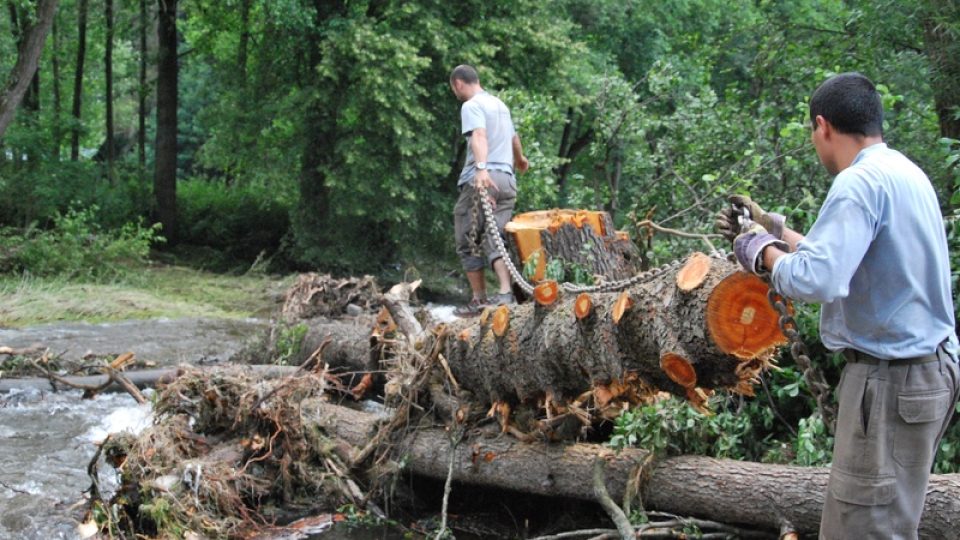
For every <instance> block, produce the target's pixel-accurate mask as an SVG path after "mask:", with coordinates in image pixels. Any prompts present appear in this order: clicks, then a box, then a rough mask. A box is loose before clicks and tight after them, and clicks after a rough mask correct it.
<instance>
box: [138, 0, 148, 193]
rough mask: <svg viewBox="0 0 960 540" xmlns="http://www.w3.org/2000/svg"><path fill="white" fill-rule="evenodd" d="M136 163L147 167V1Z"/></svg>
mask: <svg viewBox="0 0 960 540" xmlns="http://www.w3.org/2000/svg"><path fill="white" fill-rule="evenodd" d="M137 81H138V82H137V88H138V91H137V163H139V164H140V174H141V178H142V177H143V176H142V175H144V174H145V170H146V167H147V0H140V71H139V75H138V79H137Z"/></svg>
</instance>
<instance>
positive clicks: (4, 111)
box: [0, 0, 58, 137]
mask: <svg viewBox="0 0 960 540" xmlns="http://www.w3.org/2000/svg"><path fill="white" fill-rule="evenodd" d="M57 3H58V0H41V1H40V3H39V4H38V5H37V22H36V24H33V25H29V26H27V25H24V26H25V27H26V28H25V30H24V31H23V33H22V34H21V36H20V47H19V50H18V51H17V62H16V64H14V66H13V69H12V70H11V72H10V75H9V76H8V77H7V80H6V81H5V85H4V88H3V93H0V137H3V134H4V133H5V132H6V131H7V126H9V125H10V122H12V121H13V116H14V113H16V110H17V107H18V106H19V105H20V101H21V100H23V96H24V94H26V92H27V89H28V88H29V87H30V84H31V82H32V81H33V79H34V75H35V74H36V72H37V64H38V62H39V61H40V53H41V52H43V44H44V42H45V41H46V39H47V33H48V32H49V31H50V26H51V25H52V24H53V16H54V14H55V13H56V11H57Z"/></svg>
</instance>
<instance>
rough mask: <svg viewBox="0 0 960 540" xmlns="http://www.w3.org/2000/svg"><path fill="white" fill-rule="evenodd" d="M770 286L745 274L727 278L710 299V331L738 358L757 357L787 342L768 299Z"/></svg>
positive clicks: (724, 348)
mask: <svg viewBox="0 0 960 540" xmlns="http://www.w3.org/2000/svg"><path fill="white" fill-rule="evenodd" d="M768 290H769V286H768V285H767V284H766V283H764V282H763V281H762V280H761V279H760V278H758V277H757V276H755V275H753V274H748V273H746V272H735V273H733V274H730V275H729V276H727V277H726V278H724V279H723V280H722V281H721V282H720V283H718V284H717V285H716V286H715V287H714V288H713V289H712V291H711V292H710V297H709V299H708V300H707V311H706V319H707V329H708V330H709V332H710V337H711V338H712V339H713V342H714V343H715V344H716V346H717V347H718V348H719V349H720V350H722V351H723V352H725V353H727V354H732V355H734V356H736V357H737V358H742V359H752V358H756V357H758V356H760V355H762V354H764V353H765V352H767V351H769V350H770V349H771V348H773V347H776V346H777V345H782V344H784V343H786V342H787V338H786V337H785V336H784V335H783V332H781V331H780V327H779V325H778V324H777V320H778V319H779V316H778V315H777V312H776V310H774V309H773V307H771V306H770V302H769V300H767V291H768Z"/></svg>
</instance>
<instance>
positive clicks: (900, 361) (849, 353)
mask: <svg viewBox="0 0 960 540" xmlns="http://www.w3.org/2000/svg"><path fill="white" fill-rule="evenodd" d="M843 357H844V358H846V359H847V362H850V363H851V364H866V365H868V366H876V365H880V364H884V363H888V362H889V363H890V364H891V365H898V366H915V365H918V364H929V363H930V362H936V361H937V360H938V358H939V357H938V356H937V353H933V354H928V355H926V356H916V357H914V358H894V359H893V360H883V359H882V358H877V357H876V356H873V355H870V354H867V353H865V352H860V351H858V350H856V349H844V350H843Z"/></svg>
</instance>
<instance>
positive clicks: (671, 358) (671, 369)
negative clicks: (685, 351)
mask: <svg viewBox="0 0 960 540" xmlns="http://www.w3.org/2000/svg"><path fill="white" fill-rule="evenodd" d="M660 368H661V369H663V372H664V373H666V374H667V377H670V380H672V381H673V382H675V383H677V384H679V385H680V386H683V387H684V388H693V387H694V386H696V384H697V372H696V371H695V370H694V369H693V366H692V365H691V364H690V362H688V361H687V359H686V358H684V357H682V356H680V355H679V354H675V353H672V352H668V353H664V354H663V356H661V357H660Z"/></svg>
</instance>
